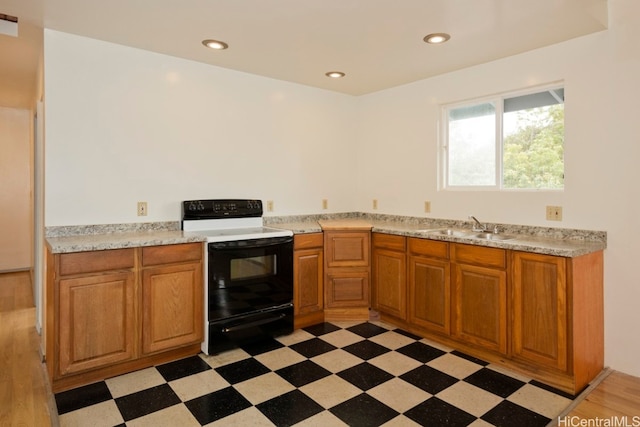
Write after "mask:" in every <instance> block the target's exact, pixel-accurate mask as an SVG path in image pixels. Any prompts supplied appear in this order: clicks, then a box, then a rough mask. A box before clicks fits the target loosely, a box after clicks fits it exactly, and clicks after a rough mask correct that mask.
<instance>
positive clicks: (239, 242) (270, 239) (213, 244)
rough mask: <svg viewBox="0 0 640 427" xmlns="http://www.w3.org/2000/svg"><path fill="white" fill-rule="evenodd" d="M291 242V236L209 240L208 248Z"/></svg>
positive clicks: (256, 246)
mask: <svg viewBox="0 0 640 427" xmlns="http://www.w3.org/2000/svg"><path fill="white" fill-rule="evenodd" d="M290 242H293V237H291V236H285V237H268V238H266V239H249V240H231V241H228V242H211V243H209V249H213V250H216V249H254V248H264V247H268V246H274V245H281V244H284V243H290Z"/></svg>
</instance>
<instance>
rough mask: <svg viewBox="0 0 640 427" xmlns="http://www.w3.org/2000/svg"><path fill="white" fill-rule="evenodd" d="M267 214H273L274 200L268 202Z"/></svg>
mask: <svg viewBox="0 0 640 427" xmlns="http://www.w3.org/2000/svg"><path fill="white" fill-rule="evenodd" d="M267 212H273V200H267Z"/></svg>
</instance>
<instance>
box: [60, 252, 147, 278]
mask: <svg viewBox="0 0 640 427" xmlns="http://www.w3.org/2000/svg"><path fill="white" fill-rule="evenodd" d="M134 251H135V249H133V248H129V249H110V250H106V251H92V252H74V253H70V254H61V255H60V275H61V276H68V275H72V274H82V273H96V272H100V271H109V270H123V269H128V268H133V266H134V264H135V257H134Z"/></svg>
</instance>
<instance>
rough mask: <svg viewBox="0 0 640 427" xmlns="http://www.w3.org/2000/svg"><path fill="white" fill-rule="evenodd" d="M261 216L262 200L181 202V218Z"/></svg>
mask: <svg viewBox="0 0 640 427" xmlns="http://www.w3.org/2000/svg"><path fill="white" fill-rule="evenodd" d="M261 216H262V201H261V200H249V199H207V200H185V201H184V202H182V219H183V220H185V219H187V220H193V219H219V218H251V217H261Z"/></svg>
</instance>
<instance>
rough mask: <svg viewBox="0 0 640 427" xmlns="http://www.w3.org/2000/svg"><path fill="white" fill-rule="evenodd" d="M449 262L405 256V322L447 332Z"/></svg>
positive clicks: (448, 316) (448, 321)
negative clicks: (407, 288)
mask: <svg viewBox="0 0 640 427" xmlns="http://www.w3.org/2000/svg"><path fill="white" fill-rule="evenodd" d="M450 277H451V274H450V267H449V261H444V260H437V259H432V258H427V257H420V256H410V257H409V321H410V322H411V323H413V324H415V325H418V326H420V327H423V328H426V329H429V330H432V331H436V332H440V333H443V334H446V335H449V333H450V330H451V323H450V319H451V298H450V295H451V286H450V283H451V279H450Z"/></svg>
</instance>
